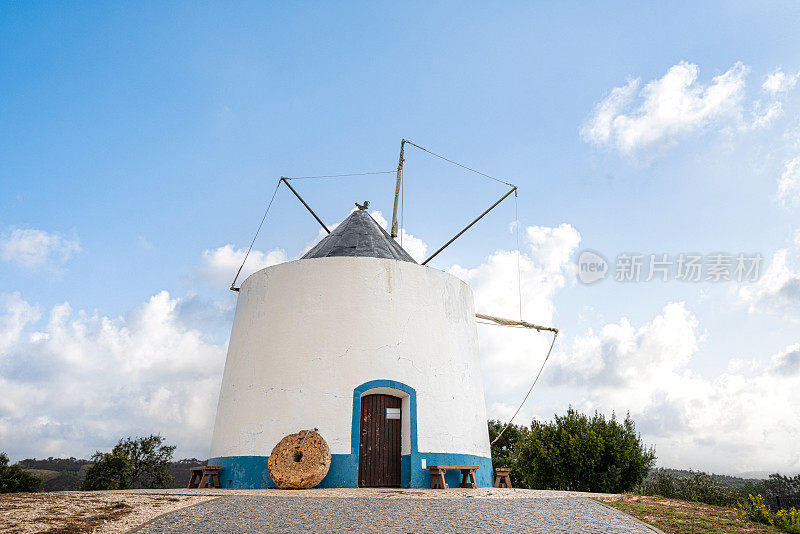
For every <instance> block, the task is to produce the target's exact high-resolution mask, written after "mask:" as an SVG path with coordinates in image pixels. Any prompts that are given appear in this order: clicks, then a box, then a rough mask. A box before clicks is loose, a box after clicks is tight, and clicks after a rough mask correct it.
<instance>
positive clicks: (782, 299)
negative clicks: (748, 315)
mask: <svg viewBox="0 0 800 534" xmlns="http://www.w3.org/2000/svg"><path fill="white" fill-rule="evenodd" d="M787 257H788V250H787V249H779V250H777V251H775V254H773V256H772V262H771V263H770V265H769V268H767V270H766V272H764V274H763V275H762V276H761V277H760V278H759V280H758V281H757V282H755V283H753V284H750V285H747V286H744V287H742V288H740V289H739V297H740V298H741V299H742V301H744V302H745V303H747V304H749V305H750V311H751V312H753V311H757V310H763V311H770V312H778V313H782V312H789V313H796V312H797V311H799V310H800V272H794V271H792V269H791V268H790V267H789V265H788V263H787Z"/></svg>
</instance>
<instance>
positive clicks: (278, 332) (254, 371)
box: [211, 257, 490, 457]
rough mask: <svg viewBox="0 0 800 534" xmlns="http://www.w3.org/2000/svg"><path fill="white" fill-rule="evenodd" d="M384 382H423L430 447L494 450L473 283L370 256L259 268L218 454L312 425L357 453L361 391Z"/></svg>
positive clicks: (255, 452) (235, 339)
mask: <svg viewBox="0 0 800 534" xmlns="http://www.w3.org/2000/svg"><path fill="white" fill-rule="evenodd" d="M379 379H388V380H396V381H399V382H402V383H404V384H407V385H409V386H411V387H412V388H414V389H415V390H416V392H417V436H418V448H419V451H420V452H443V453H461V454H475V455H480V456H486V457H488V456H490V452H489V438H488V433H487V428H486V408H485V405H484V396H483V383H482V380H481V375H480V363H479V360H478V342H477V331H476V325H475V317H474V304H473V297H472V291H471V290H470V288H469V287H468V286H467V285H466V284H465V283H464V282H462V281H461V280H459V279H458V278H456V277H454V276H452V275H450V274H447V273H445V272H443V271H439V270H436V269H433V268H430V267H423V266H421V265H416V264H413V263H410V262H401V261H395V260H389V259H379V258H363V257H352V258H351V257H334V258H316V259H308V260H297V261H292V262H288V263H282V264H280V265H275V266H272V267H268V268H266V269H263V270H261V271H258V272H256V273H254V274H253V275H251V276H250V277H249V278H248V279H247V280H245V282H244V283H243V284H242V288H241V291H240V292H239V300H238V303H237V307H236V315H235V318H234V322H233V330H232V332H231V340H230V344H229V347H228V356H227V360H226V362H225V372H224V375H223V379H222V389H221V391H220V398H219V405H218V408H217V418H216V422H215V425H214V434H213V438H212V444H211V457H219V456H266V455H269V453H270V452H271V451H272V448H273V447H274V446H275V444H276V443H277V442H278V441H279V440H280V439H281V438H282V437H283V436H285V435H286V434H290V433H293V432H297V431H299V430H301V429H307V428H313V427H318V428H319V429H320V430H319V431H320V433H321V434H322V436H323V437H324V438H325V439H326V440H327V442H328V444H329V445H330V447H331V452H332V453H333V454H349V453H350V434H351V428H352V426H351V425H352V411H353V390H354V389H355V388H356V387H357V386H359V385H361V384H363V383H365V382H368V381H370V380H379ZM404 412H405V413H404V416H405V415H406V414H407V413H408V412H407V411H405V410H404ZM404 434H405V433H404ZM407 436H408V434H406V435H405V436H404V439H405V440H407V439H408V438H407ZM402 446H403V453H404V454H405V453H407V451H408V447H409V444H408V443H403V444H402Z"/></svg>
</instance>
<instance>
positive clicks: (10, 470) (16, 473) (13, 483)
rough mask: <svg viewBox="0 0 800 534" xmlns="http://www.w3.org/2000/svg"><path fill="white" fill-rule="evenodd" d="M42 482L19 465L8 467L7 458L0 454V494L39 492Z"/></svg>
mask: <svg viewBox="0 0 800 534" xmlns="http://www.w3.org/2000/svg"><path fill="white" fill-rule="evenodd" d="M41 485H42V480H41V479H40V478H39V477H37V476H34V475H32V474H30V473H28V472H27V471H25V470H24V469H22V467H20V466H19V465H8V456H7V455H6V453H4V452H0V493H17V492H20V491H39V487H40V486H41Z"/></svg>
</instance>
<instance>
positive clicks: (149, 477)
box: [81, 435, 175, 490]
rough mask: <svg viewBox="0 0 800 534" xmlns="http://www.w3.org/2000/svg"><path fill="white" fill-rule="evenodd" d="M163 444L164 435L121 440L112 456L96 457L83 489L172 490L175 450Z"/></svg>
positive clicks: (88, 471)
mask: <svg viewBox="0 0 800 534" xmlns="http://www.w3.org/2000/svg"><path fill="white" fill-rule="evenodd" d="M163 443H164V438H162V437H161V436H160V435H152V436H148V437H146V438H136V439H132V438H127V439H124V440H120V441H119V443H117V444H116V445H115V446H114V448H113V449H112V450H111V452H110V453H101V452H99V451H98V452H96V453H95V454H94V455H93V456H92V460H94V462H95V463H94V465H92V466H91V467H90V468H89V469H88V470H87V471H86V478H85V479H84V481H83V484H82V485H81V487H82V489H85V490H97V489H128V488H166V487H169V485H170V484H171V483H172V474H171V473H170V464H171V462H172V453H173V452H174V451H175V447H174V446H172V445H164V444H163Z"/></svg>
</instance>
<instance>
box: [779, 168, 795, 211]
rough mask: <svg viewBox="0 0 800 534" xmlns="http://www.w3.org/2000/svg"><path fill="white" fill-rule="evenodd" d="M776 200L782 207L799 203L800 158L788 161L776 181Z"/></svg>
mask: <svg viewBox="0 0 800 534" xmlns="http://www.w3.org/2000/svg"><path fill="white" fill-rule="evenodd" d="M778 200H779V201H780V203H781V204H782V205H784V206H789V205H792V204H797V203H798V202H800V157H796V158H793V159H790V160H789V161H787V162H786V164H785V165H784V167H783V173H782V174H781V177H780V179H779V180H778Z"/></svg>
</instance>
